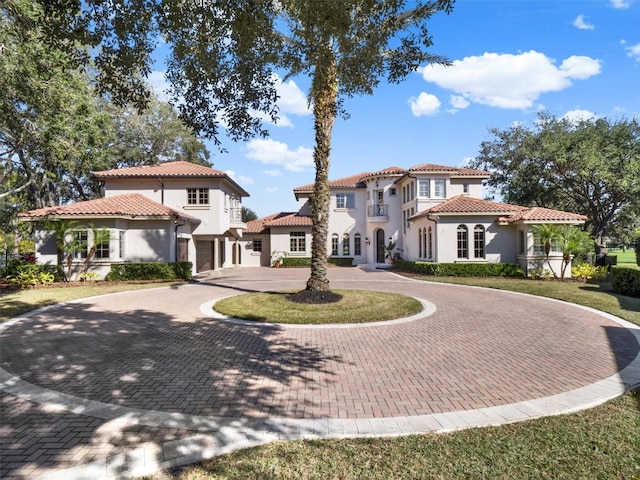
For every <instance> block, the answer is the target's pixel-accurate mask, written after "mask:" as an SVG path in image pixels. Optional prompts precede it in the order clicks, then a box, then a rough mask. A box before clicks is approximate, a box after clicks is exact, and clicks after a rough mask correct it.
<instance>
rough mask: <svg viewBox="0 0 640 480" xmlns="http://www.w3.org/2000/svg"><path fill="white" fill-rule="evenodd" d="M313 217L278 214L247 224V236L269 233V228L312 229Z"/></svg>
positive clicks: (287, 213) (293, 213)
mask: <svg viewBox="0 0 640 480" xmlns="http://www.w3.org/2000/svg"><path fill="white" fill-rule="evenodd" d="M310 226H311V217H309V216H307V215H300V214H299V213H298V212H278V213H274V214H272V215H268V216H266V217H262V218H258V219H256V220H251V221H250V222H247V228H246V230H245V231H244V233H245V235H246V234H251V233H267V229H268V228H269V227H310Z"/></svg>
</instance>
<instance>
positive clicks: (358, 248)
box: [353, 233, 362, 256]
mask: <svg viewBox="0 0 640 480" xmlns="http://www.w3.org/2000/svg"><path fill="white" fill-rule="evenodd" d="M353 254H354V255H355V256H360V255H362V241H361V238H360V234H359V233H356V234H355V235H354V236H353Z"/></svg>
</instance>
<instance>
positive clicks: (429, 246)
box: [426, 227, 433, 259]
mask: <svg viewBox="0 0 640 480" xmlns="http://www.w3.org/2000/svg"><path fill="white" fill-rule="evenodd" d="M426 256H427V258H428V259H431V258H433V231H432V230H431V227H429V233H427V255H426Z"/></svg>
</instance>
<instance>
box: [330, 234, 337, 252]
mask: <svg viewBox="0 0 640 480" xmlns="http://www.w3.org/2000/svg"><path fill="white" fill-rule="evenodd" d="M331 255H334V256H335V255H338V234H337V233H334V234H333V235H331Z"/></svg>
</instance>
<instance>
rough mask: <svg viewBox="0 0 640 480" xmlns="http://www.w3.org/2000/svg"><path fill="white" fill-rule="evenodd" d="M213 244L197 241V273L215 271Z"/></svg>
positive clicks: (206, 241) (207, 241)
mask: <svg viewBox="0 0 640 480" xmlns="http://www.w3.org/2000/svg"><path fill="white" fill-rule="evenodd" d="M213 258H214V257H213V242H212V241H209V240H196V272H206V271H207V270H212V269H213Z"/></svg>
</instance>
